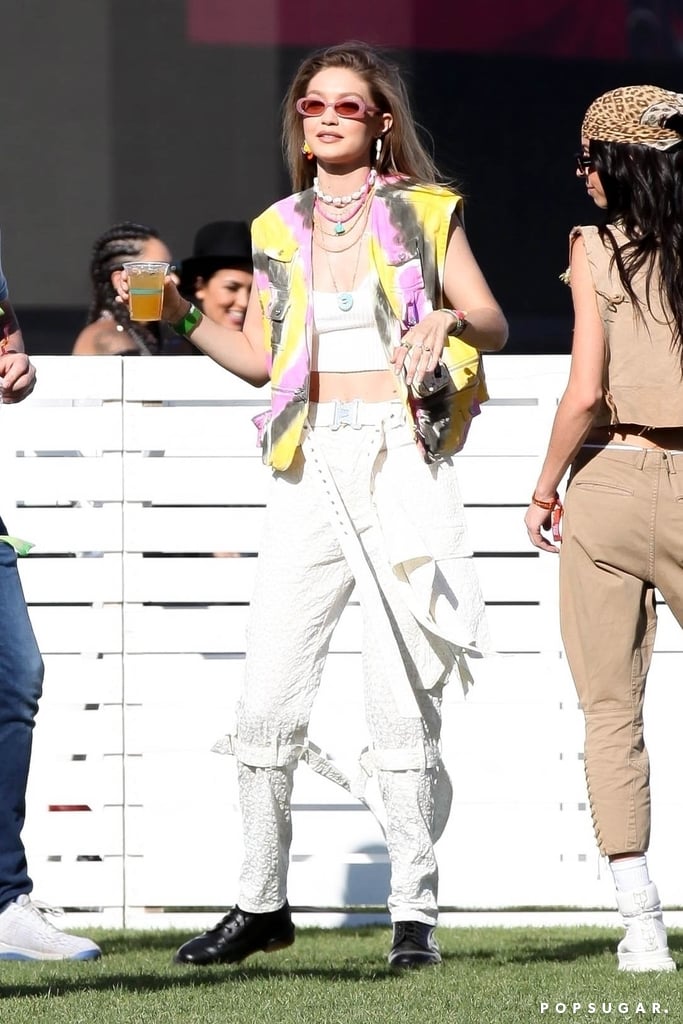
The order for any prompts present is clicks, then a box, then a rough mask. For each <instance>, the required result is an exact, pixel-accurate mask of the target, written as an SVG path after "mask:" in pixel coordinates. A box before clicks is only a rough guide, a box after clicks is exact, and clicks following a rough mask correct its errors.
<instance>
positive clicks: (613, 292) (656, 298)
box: [570, 225, 683, 427]
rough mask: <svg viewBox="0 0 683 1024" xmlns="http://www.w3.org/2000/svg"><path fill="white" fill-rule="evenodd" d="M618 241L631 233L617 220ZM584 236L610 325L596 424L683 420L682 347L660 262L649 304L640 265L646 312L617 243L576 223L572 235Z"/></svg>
mask: <svg viewBox="0 0 683 1024" xmlns="http://www.w3.org/2000/svg"><path fill="white" fill-rule="evenodd" d="M609 230H610V231H612V233H613V234H614V236H615V239H616V241H617V244H618V245H621V244H623V243H624V242H625V241H626V240H627V239H626V235H624V234H623V232H622V231H620V230H619V229H618V228H617V227H615V226H614V225H612V226H610V228H609ZM578 235H581V236H582V237H583V241H584V245H585V247H586V254H587V256H588V263H589V266H590V272H591V276H592V278H593V285H594V288H595V296H596V300H597V303H598V310H599V312H600V316H601V318H602V322H603V325H604V329H605V349H606V360H605V379H604V406H603V408H602V409H601V410H600V412H599V413H598V415H597V416H596V419H595V421H594V422H595V425H596V426H606V425H607V424H609V423H639V424H642V425H643V426H648V427H680V426H683V370H682V368H681V349H680V347H679V345H675V346H672V337H673V318H672V316H671V312H670V310H669V307H668V303H667V302H666V298H665V297H664V296H663V295H661V294H660V291H659V287H658V285H659V275H658V273H657V269H656V268H655V270H654V272H653V275H652V282H651V286H650V294H649V301H648V302H647V304H646V301H645V300H646V273H645V270H642V271H639V272H638V273H637V274H636V275H635V277H634V279H633V288H634V291H635V293H636V295H637V296H638V298H639V299H642V303H641V307H640V308H641V311H642V314H643V315H642V316H640V315H639V314H638V313H637V312H636V310H635V309H634V307H633V302H632V301H631V298H630V296H629V295H628V293H627V292H626V290H625V289H624V286H623V285H622V283H621V280H620V278H619V272H618V271H617V268H616V266H610V263H611V257H612V253H611V247H610V246H608V247H607V248H606V247H605V246H604V245H603V243H602V241H601V239H600V235H599V234H598V229H597V227H595V226H593V225H591V226H587V227H576V228H574V229H573V230H572V232H571V234H570V243H571V240H573V239H574V238H576V237H577V236H578Z"/></svg>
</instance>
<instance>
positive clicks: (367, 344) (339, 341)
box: [311, 275, 389, 373]
mask: <svg viewBox="0 0 683 1024" xmlns="http://www.w3.org/2000/svg"><path fill="white" fill-rule="evenodd" d="M373 292H374V290H373V287H372V279H371V277H370V275H368V277H366V278H365V280H364V281H363V283H362V284H361V285H360V286H359V287H358V288H357V289H356V290H355V292H347V293H346V294H347V295H350V296H351V298H352V299H353V304H352V306H351V307H350V309H346V310H342V309H340V308H339V303H338V299H339V296H338V294H337V292H316V291H314V292H313V343H312V352H311V369H312V370H317V371H318V372H319V373H362V372H364V371H368V370H386V369H387V367H388V365H389V364H388V362H387V356H386V352H385V350H384V346H383V345H382V342H381V340H380V336H379V331H378V330H377V324H376V322H375V311H374V294H373Z"/></svg>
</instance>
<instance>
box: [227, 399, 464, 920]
mask: <svg viewBox="0 0 683 1024" xmlns="http://www.w3.org/2000/svg"><path fill="white" fill-rule="evenodd" d="M330 405H332V403H330ZM314 408H315V407H314ZM361 410H362V411H361V414H360V415H357V416H356V420H359V421H360V422H354V423H343V424H341V425H338V424H335V425H332V424H331V425H329V426H328V425H324V426H321V425H320V421H321V420H322V421H323V422H324V423H328V422H329V421H330V419H332V418H333V417H332V416H331V414H330V412H329V407H328V406H327V405H325V406H318V407H317V418H315V419H314V426H308V427H307V432H308V437H309V438H310V439H311V440H313V441H314V445H315V449H316V450H317V451H319V452H320V454H321V455H322V457H323V460H324V463H325V465H326V470H327V472H328V473H329V476H330V477H331V478H332V479H333V481H334V485H335V486H334V487H333V488H332V491H333V493H327V492H326V488H325V486H324V483H322V482H321V478H320V474H319V473H318V472H317V471H316V468H315V466H314V459H313V458H311V457H309V458H308V459H306V458H305V456H304V453H303V452H302V450H301V449H299V450H298V452H297V457H296V458H295V461H294V463H293V465H292V466H291V467H290V468H289V469H288V470H287V471H286V472H283V473H276V474H275V475H274V478H273V484H272V488H271V492H270V500H269V504H268V509H267V514H266V526H265V532H264V536H263V539H262V545H261V550H260V554H259V560H258V570H257V578H256V584H255V589H254V593H253V597H252V601H251V614H250V625H249V628H248V635H247V660H246V676H245V683H244V688H243V693H242V696H241V699H240V702H239V706H238V717H237V734H236V737H235V743H234V753H235V754H236V757H237V761H238V779H239V792H240V803H241V809H242V819H243V837H244V847H245V849H244V862H243V868H242V872H241V877H240V891H239V898H238V903H239V906H240V907H241V908H242V909H243V910H246V911H249V912H252V913H263V912H267V911H272V910H276V909H277V908H279V907H281V906H282V905H283V903H284V901H285V899H286V884H287V870H288V865H289V847H290V843H291V835H292V830H291V810H290V800H291V793H292V784H293V775H294V769H295V767H296V765H297V763H298V759H299V757H300V755H301V750H302V744H304V742H305V739H306V736H307V729H308V723H309V719H310V715H311V709H312V705H313V701H314V698H315V696H316V693H317V691H318V687H319V684H320V679H321V674H322V670H323V666H324V663H325V659H326V656H327V652H328V647H329V643H330V637H331V635H332V632H333V630H334V628H335V626H336V624H337V622H338V620H339V617H340V615H341V612H342V610H343V609H344V607H345V605H346V603H347V601H348V599H349V596H350V594H351V591H352V589H353V587H354V576H353V573H352V571H351V568H350V567H349V564H348V562H347V559H346V558H345V556H344V553H343V551H342V547H341V545H340V542H339V539H338V536H337V534H336V533H335V530H334V529H333V527H332V525H331V521H332V519H333V518H334V514H335V508H334V503H335V502H338V501H339V500H340V499H341V501H343V504H344V506H345V513H348V518H350V520H351V522H352V523H353V526H354V527H355V532H356V535H357V537H358V538H359V540H360V543H361V544H362V548H363V551H364V553H365V555H366V556H367V562H368V563H369V565H370V567H371V570H372V572H373V574H374V576H375V578H376V581H377V584H378V586H379V589H380V591H381V600H382V602H383V607H384V611H385V614H386V617H387V620H388V622H389V623H390V626H391V630H392V632H393V634H394V636H395V637H396V639H397V641H398V647H399V649H400V651H401V656H402V658H403V663H404V665H405V668H406V674H407V676H408V678H409V679H410V681H411V683H412V686H413V695H414V702H415V705H416V706H415V708H414V712H413V714H412V715H410V716H409V717H407V716H406V715H405V714H401V713H400V712H399V709H398V707H397V700H396V689H395V679H392V678H391V670H390V665H389V664H388V662H390V659H388V658H387V651H386V650H385V646H386V644H385V643H383V641H382V636H381V631H378V630H377V629H376V628H373V625H372V621H371V620H369V619H368V617H366V615H365V614H364V615H363V621H364V624H365V626H364V636H363V655H362V665H363V677H364V693H365V710H366V721H367V727H368V731H369V734H370V736H371V741H372V749H371V759H372V763H373V765H374V768H375V770H376V772H377V778H378V783H379V789H380V793H381V796H382V800H383V803H384V810H385V816H386V841H387V847H388V852H389V857H390V862H391V895H390V898H389V901H388V906H389V910H390V913H391V918H392V920H394V921H405V920H414V921H421V922H424V923H426V924H434V923H435V922H436V918H437V881H438V873H437V863H436V858H435V855H434V845H433V830H434V820H435V811H436V816H439V813H440V816H441V818H442V819H443V816H444V813H445V815H446V816H447V814H448V806H446V807H445V808H444V807H442V808H440V809H439V808H435V799H438V795H439V793H443V792H444V787H443V786H437V782H438V780H439V776H440V773H441V777H442V778H443V768H442V766H441V757H440V751H439V740H440V727H441V691H442V686H441V685H437V686H435V687H433V688H431V689H429V690H425V689H423V688H422V687H421V686H420V680H419V678H418V672H417V669H416V668H415V666H414V664H413V662H412V659H411V650H410V642H411V636H415V635H416V631H419V632H420V634H421V640H422V642H424V631H423V630H422V627H420V626H419V624H418V623H417V622H416V620H415V619H414V617H413V616H412V614H411V613H410V611H409V610H408V608H407V606H406V605H405V602H404V600H403V597H402V594H401V593H400V591H399V588H398V586H397V583H396V580H395V578H394V577H393V574H392V570H391V568H390V565H389V560H388V558H387V555H386V551H385V549H384V545H383V540H382V534H381V531H380V528H379V523H378V519H377V513H376V510H375V507H374V504H373V500H372V480H373V467H374V466H375V463H376V459H377V455H378V453H379V452H380V451H384V450H385V448H386V445H385V437H386V434H387V432H389V431H402V432H403V433H404V434H405V442H406V444H413V441H412V439H411V438H410V431H409V428H408V426H407V425H406V423H405V419H404V413H403V410H402V408H401V406H400V405H399V404H398V403H381V404H377V405H367V404H362V403H361ZM357 412H358V410H356V413H357ZM312 418H313V417H312ZM393 436H394V443H396V442H395V439H396V436H397V435H393ZM304 448H305V443H304ZM390 455H391V453H390V451H389V452H388V454H387V457H390ZM426 479H427V482H429V477H428V475H427V477H426ZM444 514H445V515H447V514H448V513H447V510H444ZM359 597H360V601H361V605H363V594H362V592H361V593H360V595H359ZM381 607H382V604H380V608H381ZM385 639H386V638H385ZM413 695H409V696H410V699H411V700H413ZM404 710H405V709H404ZM448 799H450V794H449V796H448Z"/></svg>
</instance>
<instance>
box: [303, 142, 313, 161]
mask: <svg viewBox="0 0 683 1024" xmlns="http://www.w3.org/2000/svg"><path fill="white" fill-rule="evenodd" d="M301 152H302V153H303V155H304V156H305V157H306V159H307V160H312V159H313V150H312V149H311V147H310V146H309V145H308V143H307V142H304V144H303V146H302V147H301Z"/></svg>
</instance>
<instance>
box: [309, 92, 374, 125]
mask: <svg viewBox="0 0 683 1024" xmlns="http://www.w3.org/2000/svg"><path fill="white" fill-rule="evenodd" d="M329 107H334V112H335V114H338V115H339V117H345V118H347V119H350V120H352V121H362V120H363V118H364V117H365V115H366V114H379V107H369V106H368V105H367V103H366V102H365V101H364V100H361V99H358V98H357V97H355V96H342V98H341V99H339V100H334V101H331V102H330V103H326V102H325V100H323V99H321V98H320V97H319V96H304V97H302V99H300V100H297V101H296V109H297V110H298V112H299V113H300V114H301V116H302V117H320V116H321V115H322V114H324V113H325V111H326V110H327V109H328V108H329Z"/></svg>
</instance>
